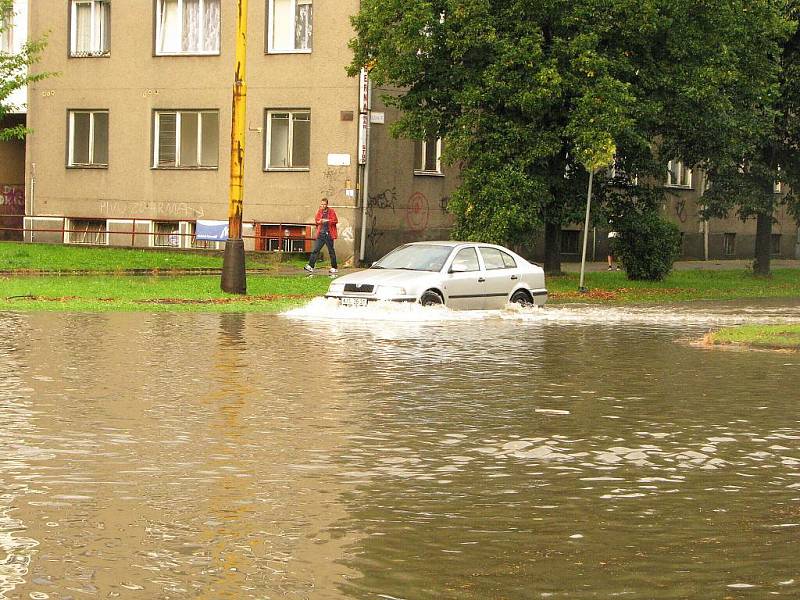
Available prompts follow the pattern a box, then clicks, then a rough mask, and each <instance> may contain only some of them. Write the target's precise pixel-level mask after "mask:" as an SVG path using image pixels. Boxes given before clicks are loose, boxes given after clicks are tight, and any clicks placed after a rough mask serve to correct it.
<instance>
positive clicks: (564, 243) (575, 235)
mask: <svg viewBox="0 0 800 600" xmlns="http://www.w3.org/2000/svg"><path fill="white" fill-rule="evenodd" d="M579 238H580V231H578V230H577V229H562V230H561V254H578V241H579Z"/></svg>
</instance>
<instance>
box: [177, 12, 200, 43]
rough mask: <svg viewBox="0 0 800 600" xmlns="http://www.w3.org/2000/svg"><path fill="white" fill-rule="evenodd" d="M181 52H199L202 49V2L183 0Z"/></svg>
mask: <svg viewBox="0 0 800 600" xmlns="http://www.w3.org/2000/svg"><path fill="white" fill-rule="evenodd" d="M181 50H182V51H184V52H198V51H199V50H201V47H200V0H183V29H182V32H181Z"/></svg>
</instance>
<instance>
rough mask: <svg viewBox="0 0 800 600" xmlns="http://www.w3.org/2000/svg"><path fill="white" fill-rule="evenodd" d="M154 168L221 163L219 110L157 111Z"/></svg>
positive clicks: (206, 165) (206, 166)
mask: <svg viewBox="0 0 800 600" xmlns="http://www.w3.org/2000/svg"><path fill="white" fill-rule="evenodd" d="M153 138H154V139H155V141H156V143H155V144H153V146H154V151H153V167H155V168H183V169H200V168H214V167H217V166H218V165H219V112H218V111H216V110H179V111H157V112H156V113H155V125H154V135H153Z"/></svg>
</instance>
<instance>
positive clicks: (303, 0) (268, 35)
mask: <svg viewBox="0 0 800 600" xmlns="http://www.w3.org/2000/svg"><path fill="white" fill-rule="evenodd" d="M291 2H292V14H296V13H297V4H298V2H299V3H300V4H310V5H311V47H310V48H293V49H282V48H275V46H274V43H275V42H274V38H275V34H274V31H273V25H274V23H275V0H267V18H266V27H267V31H266V32H265V35H264V41H265V42H266V48H265V49H264V52H265V53H266V54H311V52H312V51H313V50H314V0H291ZM292 34H293V36H292V37H294V36H296V35H297V31H296V29H293V30H292Z"/></svg>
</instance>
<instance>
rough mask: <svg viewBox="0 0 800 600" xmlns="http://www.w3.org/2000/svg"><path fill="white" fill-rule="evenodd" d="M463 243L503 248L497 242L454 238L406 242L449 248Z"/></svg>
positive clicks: (414, 244) (412, 244) (410, 244)
mask: <svg viewBox="0 0 800 600" xmlns="http://www.w3.org/2000/svg"><path fill="white" fill-rule="evenodd" d="M464 244H468V245H475V246H488V247H490V248H503V246H498V245H497V244H488V243H486V242H458V241H455V240H428V241H424V242H409V243H408V244H406V245H407V246H449V247H451V248H453V247H455V246H461V245H464Z"/></svg>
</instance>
